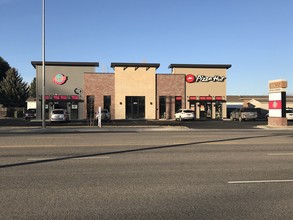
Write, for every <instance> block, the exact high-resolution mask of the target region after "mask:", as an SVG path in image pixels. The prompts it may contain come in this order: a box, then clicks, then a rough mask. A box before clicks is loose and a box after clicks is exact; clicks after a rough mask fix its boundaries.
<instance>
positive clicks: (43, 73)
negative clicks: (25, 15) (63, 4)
mask: <svg viewBox="0 0 293 220" xmlns="http://www.w3.org/2000/svg"><path fill="white" fill-rule="evenodd" d="M42 60H43V66H42V128H46V123H45V75H46V74H45V0H43V10H42Z"/></svg>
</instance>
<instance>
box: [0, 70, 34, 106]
mask: <svg viewBox="0 0 293 220" xmlns="http://www.w3.org/2000/svg"><path fill="white" fill-rule="evenodd" d="M0 94H1V96H0V103H2V104H3V105H4V106H5V107H24V106H25V101H26V100H27V98H28V97H29V87H28V85H27V83H26V82H23V79H22V77H20V76H19V74H18V71H17V70H16V69H15V68H11V69H9V70H8V71H7V72H6V76H5V77H4V79H3V80H2V81H1V82H0Z"/></svg>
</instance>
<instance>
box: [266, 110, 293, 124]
mask: <svg viewBox="0 0 293 220" xmlns="http://www.w3.org/2000/svg"><path fill="white" fill-rule="evenodd" d="M268 117H269V113H267V114H266V119H267V120H268ZM286 118H287V120H289V121H290V120H293V108H287V109H286Z"/></svg>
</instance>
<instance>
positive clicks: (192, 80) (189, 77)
mask: <svg viewBox="0 0 293 220" xmlns="http://www.w3.org/2000/svg"><path fill="white" fill-rule="evenodd" d="M185 81H186V82H188V83H193V82H194V81H195V76H194V75H192V74H187V75H186V77H185Z"/></svg>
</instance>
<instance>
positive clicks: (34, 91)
mask: <svg viewBox="0 0 293 220" xmlns="http://www.w3.org/2000/svg"><path fill="white" fill-rule="evenodd" d="M30 96H31V97H32V98H36V97H37V87H36V77H34V79H33V81H32V82H31V85H30Z"/></svg>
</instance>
